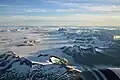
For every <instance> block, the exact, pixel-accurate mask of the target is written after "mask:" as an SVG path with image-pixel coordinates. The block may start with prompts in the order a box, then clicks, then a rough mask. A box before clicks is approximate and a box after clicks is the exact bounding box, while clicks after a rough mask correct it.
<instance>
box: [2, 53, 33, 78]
mask: <svg viewBox="0 0 120 80" xmlns="http://www.w3.org/2000/svg"><path fill="white" fill-rule="evenodd" d="M31 67H32V63H31V61H29V60H27V59H26V58H20V57H19V56H17V55H15V54H14V53H13V52H12V51H8V52H6V53H5V54H1V55H0V80H24V79H26V77H27V74H28V72H29V70H30V68H31Z"/></svg>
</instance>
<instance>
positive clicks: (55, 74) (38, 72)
mask: <svg viewBox="0 0 120 80" xmlns="http://www.w3.org/2000/svg"><path fill="white" fill-rule="evenodd" d="M77 78H79V79H78V80H80V77H79V71H76V70H72V69H71V70H70V68H69V67H67V66H66V65H62V64H59V65H58V64H49V65H35V66H33V67H32V69H31V70H30V74H29V79H30V80H77Z"/></svg>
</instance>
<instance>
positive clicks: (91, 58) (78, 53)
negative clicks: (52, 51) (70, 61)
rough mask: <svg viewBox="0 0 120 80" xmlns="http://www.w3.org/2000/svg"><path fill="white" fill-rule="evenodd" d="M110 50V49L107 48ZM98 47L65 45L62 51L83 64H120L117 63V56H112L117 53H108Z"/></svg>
mask: <svg viewBox="0 0 120 80" xmlns="http://www.w3.org/2000/svg"><path fill="white" fill-rule="evenodd" d="M108 50H110V49H108ZM105 51H106V50H104V49H100V48H95V47H86V48H85V47H80V46H73V47H67V48H66V47H65V49H63V52H64V53H65V54H67V55H69V56H72V57H73V58H74V60H75V61H76V62H77V63H79V64H84V65H89V66H92V65H102V64H104V65H113V66H120V64H119V59H120V58H119V57H114V55H118V53H114V54H113V55H110V52H109V53H107V51H106V52H105Z"/></svg>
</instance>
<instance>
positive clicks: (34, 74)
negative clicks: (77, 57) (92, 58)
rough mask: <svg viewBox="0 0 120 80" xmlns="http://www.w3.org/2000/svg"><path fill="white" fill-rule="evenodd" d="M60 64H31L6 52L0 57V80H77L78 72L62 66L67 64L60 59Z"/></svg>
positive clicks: (10, 52)
mask: <svg viewBox="0 0 120 80" xmlns="http://www.w3.org/2000/svg"><path fill="white" fill-rule="evenodd" d="M55 58H57V57H55ZM59 59H60V58H58V60H59ZM51 61H54V60H51ZM60 62H61V63H60ZM60 62H59V63H52V62H51V64H46V65H45V64H43V65H42V64H38V63H32V62H31V61H30V60H28V59H26V58H21V57H19V56H17V55H16V54H15V53H13V52H12V51H8V52H6V53H4V54H1V55H0V80H76V79H77V78H79V76H78V75H79V71H77V70H75V69H74V68H72V67H71V66H68V65H67V64H64V63H67V61H66V60H64V59H62V61H61V60H60Z"/></svg>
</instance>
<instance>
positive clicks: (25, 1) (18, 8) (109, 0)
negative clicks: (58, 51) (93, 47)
mask: <svg viewBox="0 0 120 80" xmlns="http://www.w3.org/2000/svg"><path fill="white" fill-rule="evenodd" d="M119 14H120V0H1V1H0V19H1V20H0V25H1V26H4V25H5V26H20V25H22V26H24V25H26V26H28V25H32V26H35V25H36V26H44V25H45V26H49V25H54V26H56V25H57V26H66V25H72V26H120V24H119V23H120V15H119Z"/></svg>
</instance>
